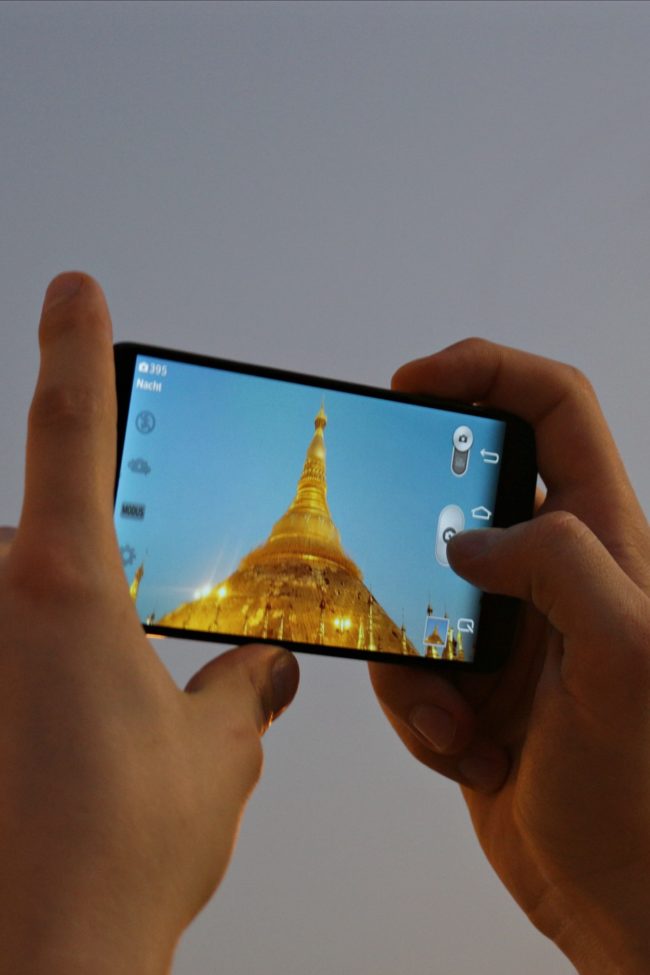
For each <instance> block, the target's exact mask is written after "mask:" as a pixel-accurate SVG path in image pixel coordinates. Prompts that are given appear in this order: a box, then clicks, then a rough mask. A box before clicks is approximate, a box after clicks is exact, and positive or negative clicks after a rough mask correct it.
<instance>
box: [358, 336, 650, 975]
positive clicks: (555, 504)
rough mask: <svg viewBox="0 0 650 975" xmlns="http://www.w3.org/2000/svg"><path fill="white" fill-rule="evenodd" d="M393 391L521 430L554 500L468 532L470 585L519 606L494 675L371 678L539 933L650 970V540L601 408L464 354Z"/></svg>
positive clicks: (588, 391) (610, 966)
mask: <svg viewBox="0 0 650 975" xmlns="http://www.w3.org/2000/svg"><path fill="white" fill-rule="evenodd" d="M393 385H394V387H395V388H396V389H400V390H404V391H408V392H419V393H435V395H437V396H442V397H450V398H454V399H457V400H462V401H465V402H475V403H483V404H486V405H489V406H494V407H501V408H503V409H506V410H510V411H511V412H514V413H518V414H519V415H520V416H522V417H524V419H526V420H528V421H529V422H530V423H531V424H532V425H533V426H534V428H535V433H536V442H537V451H538V464H539V469H540V472H541V475H542V478H543V480H544V483H545V484H546V486H547V491H548V493H547V494H546V496H545V497H542V496H540V497H539V499H538V506H537V512H536V516H535V518H534V519H533V520H532V521H530V522H527V523H525V524H522V525H518V526H515V527H513V528H510V529H507V530H500V529H491V530H488V531H482V532H465V533H463V534H462V535H459V536H457V537H456V538H455V539H454V540H453V541H452V543H450V545H449V548H448V554H449V559H450V562H451V564H452V566H453V568H454V569H455V571H457V572H458V573H459V574H460V575H462V576H464V577H465V578H467V579H469V580H470V581H471V582H473V583H475V584H476V585H478V586H479V587H481V588H482V589H484V590H486V591H489V592H498V593H503V594H508V595H512V596H517V597H519V598H520V599H522V600H523V601H524V603H525V607H524V608H523V612H522V617H521V622H520V629H519V634H518V639H517V642H516V646H515V648H514V652H513V654H512V656H511V658H510V660H509V662H508V663H507V665H506V666H505V667H504V668H503V669H502V671H501V672H500V673H498V674H496V675H490V676H481V675H470V674H466V675H462V677H461V676H457V677H456V679H455V680H447V679H444V678H443V677H441V676H438V675H436V674H433V675H428V676H426V677H423V675H422V674H421V673H420V672H419V671H418V672H417V673H415V672H413V671H410V670H407V669H405V668H400V667H392V666H391V667H386V666H382V665H371V667H370V671H371V678H372V681H373V685H374V688H375V691H376V693H377V695H378V697H379V700H380V703H381V705H382V707H383V709H384V711H385V713H386V715H387V717H388V719H389V721H390V722H391V724H392V725H393V727H394V728H395V730H396V731H397V733H398V735H399V736H400V738H401V739H402V741H403V742H404V744H405V745H406V747H407V748H408V749H409V751H410V752H411V753H412V754H413V755H415V757H416V758H417V759H419V761H421V762H423V763H424V764H425V765H428V766H429V767H430V768H431V769H433V770H434V771H436V772H440V773H442V774H443V775H445V776H448V777H449V778H452V779H455V780H456V781H457V782H459V783H460V784H461V786H462V790H463V795H464V798H465V801H466V803H467V806H468V808H469V812H470V814H471V818H472V822H473V824H474V828H475V830H476V833H477V836H478V838H479V841H480V843H481V845H482V847H483V850H484V851H485V854H486V856H487V857H488V859H489V861H490V863H491V864H492V866H493V867H494V869H495V870H496V872H497V874H498V875H499V877H500V878H501V880H502V881H503V883H504V884H505V885H506V887H507V888H508V890H509V891H510V892H511V894H512V895H513V897H514V898H515V900H516V901H517V903H518V904H519V905H520V906H521V907H522V908H523V910H524V911H525V912H526V914H527V915H528V917H529V918H530V920H531V921H532V922H533V923H534V924H535V925H536V926H537V927H538V928H539V929H540V930H541V931H543V932H544V933H545V934H546V935H548V937H550V938H552V939H553V940H554V941H555V943H556V944H557V945H558V947H559V948H560V949H561V950H562V951H563V952H564V953H565V954H566V955H567V957H568V958H570V959H571V961H572V962H573V964H574V965H575V967H576V968H577V970H578V971H579V972H581V973H583V975H587V973H588V975H613V973H618V975H623V973H624V975H636V973H641V972H646V973H647V972H648V971H649V970H650V938H649V937H648V934H647V918H648V916H650V882H649V878H650V745H649V744H648V742H649V741H650V600H649V598H648V593H649V592H650V533H649V530H648V523H647V521H646V519H645V517H644V515H643V512H642V510H641V508H640V506H639V503H638V501H637V499H636V497H635V495H634V492H633V490H632V487H631V485H630V483H629V481H628V478H627V475H626V472H625V470H624V467H623V464H622V462H621V459H620V457H619V455H618V453H617V450H616V447H615V445H614V442H613V440H612V437H611V434H610V432H609V430H608V428H607V425H606V423H605V420H604V418H603V415H602V413H601V411H600V408H599V405H598V402H597V399H596V397H595V395H594V392H593V390H592V388H591V386H590V385H589V383H588V381H587V380H586V379H585V377H584V376H583V375H582V374H580V373H579V372H577V371H576V370H575V369H573V368H571V367H569V366H565V365H561V364H559V363H556V362H552V361H551V360H547V359H543V358H540V357H537V356H532V355H528V354H525V353H523V352H518V351H515V350H514V349H509V348H504V347H500V346H497V345H493V344H492V343H489V342H485V341H482V340H477V339H470V340H467V341H464V342H461V343H459V344H457V345H454V346H451V347H450V348H448V349H445V350H444V351H442V352H440V353H438V354H437V355H434V356H431V357H430V358H427V359H421V360H418V361H416V362H412V363H410V364H408V365H406V366H404V367H402V368H401V369H400V370H399V371H398V372H397V374H396V375H395V377H394V380H393Z"/></svg>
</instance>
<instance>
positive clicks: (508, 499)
mask: <svg viewBox="0 0 650 975" xmlns="http://www.w3.org/2000/svg"><path fill="white" fill-rule="evenodd" d="M114 349H115V375H116V389H117V404H118V420H117V437H118V439H117V466H116V472H115V491H114V499H115V496H116V494H117V487H118V479H119V473H120V469H121V464H122V451H123V447H124V438H125V432H126V421H127V417H128V411H129V403H130V398H131V392H132V388H133V375H134V371H135V363H136V359H137V356H139V355H142V356H147V357H151V358H161V359H167V360H170V361H175V362H184V363H188V364H191V365H199V366H205V367H207V368H215V369H221V370H226V371H229V372H237V373H244V374H246V375H253V376H262V377H265V378H269V379H277V380H280V381H282V382H289V383H295V384H298V385H302V386H316V387H319V388H322V389H332V390H336V391H337V392H343V393H354V394H357V395H361V396H370V397H373V398H375V399H383V400H389V401H397V402H402V403H413V404H416V405H419V406H424V407H429V408H432V409H437V410H443V411H446V412H458V413H462V414H465V415H467V416H481V417H487V418H490V419H495V420H501V421H504V422H505V424H506V430H505V436H504V442H503V449H502V456H501V461H500V476H499V482H498V489H497V495H496V500H495V508H494V518H493V522H492V524H493V526H494V527H501V528H507V527H509V526H510V525H514V524H516V523H518V522H520V521H526V520H527V519H529V518H530V517H531V516H532V514H533V507H534V498H535V487H536V483H537V464H536V454H535V436H534V432H533V430H532V427H531V426H530V425H529V424H528V423H526V422H525V421H524V420H522V419H521V418H520V417H518V416H515V415H513V414H511V413H507V412H505V411H503V410H498V409H494V408H492V407H482V406H480V405H477V404H474V403H472V404H469V403H462V402H459V401H457V400H447V399H444V400H443V399H438V398H436V397H433V396H424V395H422V396H420V395H412V394H407V393H402V392H397V391H395V390H388V389H381V388H379V387H374V386H366V385H362V384H359V383H351V382H346V381H343V380H338V379H326V378H323V377H321V376H314V375H310V374H305V373H297V372H292V371H289V370H286V369H278V368H275V367H271V366H260V365H254V364H250V363H243V362H236V361H233V360H230V359H222V358H218V357H215V356H208V355H201V354H195V353H192V352H182V351H179V350H175V349H167V348H163V347H160V346H155V345H148V344H140V343H136V342H118V343H116V344H115V347H114ZM519 607H520V602H519V601H518V600H516V599H513V598H511V597H508V596H501V595H496V594H493V593H482V595H481V600H480V616H479V626H478V631H477V637H476V641H475V649H474V657H473V659H472V660H471V661H457V660H434V659H431V658H426V657H414V656H410V655H404V654H399V653H390V652H387V651H383V650H381V651H373V650H351V649H349V648H345V647H334V646H329V645H321V644H308V643H305V644H303V643H297V642H294V641H288V640H287V641H279V640H277V639H267V640H264V639H263V638H260V637H255V643H269V644H273V645H276V646H277V645H282V646H285V647H287V648H288V649H289V650H297V651H300V652H304V653H314V654H318V655H320V656H328V657H346V658H350V659H361V660H372V661H375V662H379V661H385V662H387V663H400V664H404V665H410V666H416V667H427V668H431V667H434V668H436V669H441V668H442V669H449V670H451V671H453V672H455V673H460V672H466V671H480V672H491V671H494V670H497V669H498V668H499V667H500V666H502V664H503V663H504V661H505V659H506V658H507V656H508V654H509V652H510V649H511V647H512V643H513V641H514V638H515V633H516V629H517V623H518V616H519ZM142 625H143V628H144V630H145V632H146V633H148V634H150V635H152V636H166V637H178V638H182V639H189V640H203V641H208V642H211V643H226V644H243V643H250V642H251V638H249V637H244V636H241V635H239V634H231V633H211V632H210V633H207V632H205V631H203V630H187V629H175V628H172V627H166V626H157V625H156V624H147V623H143V624H142Z"/></svg>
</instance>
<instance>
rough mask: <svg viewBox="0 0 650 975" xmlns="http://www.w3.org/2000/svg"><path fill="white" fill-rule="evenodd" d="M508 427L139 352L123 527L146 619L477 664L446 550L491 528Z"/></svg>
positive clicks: (473, 593) (470, 610) (467, 591)
mask: <svg viewBox="0 0 650 975" xmlns="http://www.w3.org/2000/svg"><path fill="white" fill-rule="evenodd" d="M504 433H505V424H504V423H503V422H501V421H499V420H492V419H486V418H484V417H475V416H468V415H467V414H463V413H455V412H448V411H443V410H434V409H431V408H428V407H424V406H419V405H414V404H410V403H399V402H395V401H389V400H384V399H381V398H375V397H367V396H363V395H359V394H355V393H347V392H340V391H337V390H332V389H327V388H320V387H314V386H308V385H302V384H294V383H289V382H285V381H280V380H276V379H270V378H266V377H259V376H251V375H246V374H243V373H236V372H229V371H226V370H221V369H214V368H209V367H206V366H201V365H191V364H187V363H182V362H174V361H169V360H163V359H151V358H146V357H143V356H139V357H138V359H137V362H136V368H135V373H134V378H133V390H132V394H131V402H130V407H129V414H128V419H127V427H126V434H125V442H124V450H123V455H122V464H121V470H120V475H119V482H118V489H117V496H116V505H115V525H116V529H117V534H118V539H119V543H120V549H121V553H122V560H123V563H124V569H125V572H126V574H127V578H128V581H129V584H130V587H131V596H132V598H133V600H134V602H135V604H136V608H137V611H138V614H139V617H140V619H141V620H142V622H143V623H149V624H154V625H156V626H160V627H169V628H172V629H178V630H192V631H201V632H206V633H220V634H224V635H226V636H227V635H232V636H237V637H250V638H251V640H254V639H259V638H263V639H264V638H266V639H270V640H282V641H295V642H296V643H308V644H321V645H323V646H324V647H335V648H342V649H344V650H346V651H348V652H354V651H362V652H364V653H365V654H367V653H368V652H373V651H377V652H385V653H392V654H406V655H412V656H419V657H430V658H439V659H445V660H456V661H459V662H463V661H471V660H472V659H473V654H474V644H475V634H476V631H477V629H478V622H479V612H480V593H479V592H478V591H477V590H476V589H475V588H474V587H472V586H471V585H470V584H469V583H467V582H465V581H464V580H462V579H460V578H459V577H458V576H457V575H456V574H455V573H454V572H453V571H452V569H451V568H450V566H449V563H448V561H447V554H446V553H447V543H448V542H449V539H450V538H452V537H453V535H454V534H455V533H456V532H459V531H463V529H470V528H483V527H489V526H490V525H491V523H492V517H493V510H494V501H495V497H496V491H497V482H498V476H499V464H500V458H501V450H502V444H503V437H504Z"/></svg>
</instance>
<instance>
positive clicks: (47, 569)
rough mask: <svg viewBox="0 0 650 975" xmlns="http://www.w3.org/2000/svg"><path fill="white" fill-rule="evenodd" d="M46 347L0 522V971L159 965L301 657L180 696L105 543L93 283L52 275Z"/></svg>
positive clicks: (196, 685) (99, 351) (200, 885)
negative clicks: (11, 500)
mask: <svg viewBox="0 0 650 975" xmlns="http://www.w3.org/2000/svg"><path fill="white" fill-rule="evenodd" d="M40 344H41V369H40V374H39V379H38V385H37V389H36V393H35V396H34V400H33V404H32V408H31V413H30V420H29V433H28V443H27V468H26V483H25V498H24V505H23V510H22V514H21V519H20V525H19V527H18V530H17V532H16V533H15V534H14V533H13V531H12V530H10V529H4V530H3V531H2V532H1V533H0V783H1V790H2V803H1V804H0V862H1V863H2V871H0V944H1V945H2V952H1V953H0V973H1V975H16V972H27V971H29V972H47V973H48V975H58V973H65V975H74V973H77V972H79V973H82V972H83V973H88V972H90V971H92V972H93V975H99V973H103V972H106V973H109V972H110V973H112V975H114V973H115V972H119V973H120V975H128V973H131V972H133V973H138V975H142V973H147V975H148V973H152V975H153V973H156V975H159V973H160V975H162V973H163V972H167V971H168V970H169V966H170V961H171V957H172V954H173V949H174V945H175V943H176V941H177V939H178V937H179V935H180V933H181V932H182V930H183V928H184V927H185V926H186V925H187V924H188V923H189V921H190V920H191V919H192V917H193V916H194V915H195V914H196V913H197V911H199V910H200V908H201V907H202V906H203V904H205V902H206V900H207V899H208V898H209V897H210V896H211V894H212V893H213V891H214V889H215V887H216V886H217V884H218V883H219V882H220V880H221V878H222V876H223V873H224V871H225V869H226V866H227V864H228V860H229V858H230V855H231V852H232V849H233V846H234V842H235V838H236V834H237V830H238V826H239V821H240V818H241V815H242V812H243V808H244V805H245V803H246V800H247V799H248V797H249V795H250V793H251V791H252V789H253V788H254V786H255V784H256V782H257V780H258V778H259V776H260V772H261V768H262V748H261V744H260V738H261V735H262V734H263V733H264V731H265V730H266V728H267V727H268V726H269V724H270V723H271V720H272V719H274V718H275V717H277V716H278V715H279V714H280V713H281V712H282V711H283V709H284V708H285V707H286V706H287V705H288V704H289V703H290V701H291V699H292V697H293V695H294V693H295V690H296V687H297V682H298V668H297V665H296V662H295V660H294V658H293V656H292V655H291V654H290V653H288V652H287V651H285V650H280V649H278V648H273V647H270V646H247V647H239V648H237V649H236V650H233V651H231V652H229V653H225V654H223V655H222V656H220V657H219V658H218V659H216V660H213V661H212V662H211V663H209V664H208V665H207V666H206V667H204V668H203V669H202V670H201V671H200V672H199V673H198V674H196V675H195V676H194V677H193V678H192V680H191V681H190V684H189V686H188V688H187V691H186V692H185V693H183V692H182V691H180V690H179V689H178V688H177V687H176V685H175V683H174V682H173V680H172V679H171V677H170V675H169V674H168V672H167V670H166V669H165V667H164V666H163V664H162V663H161V661H160V659H159V658H158V656H157V655H156V654H155V653H154V651H153V650H152V648H151V646H150V645H149V641H148V640H147V639H146V637H145V635H144V633H143V631H142V627H141V625H140V623H139V621H138V618H137V615H136V612H135V608H134V606H133V602H132V600H131V598H130V595H129V590H128V586H127V583H126V579H125V575H124V571H123V568H122V562H121V558H120V552H119V550H118V546H117V541H116V538H115V532H114V528H113V484H114V477H115V449H116V444H115V439H116V435H115V430H116V403H115V379H114V375H113V348H112V342H111V327H110V317H109V313H108V308H107V306H106V302H105V299H104V296H103V294H102V292H101V289H100V288H99V286H98V285H97V284H96V283H95V282H94V281H93V280H92V279H91V278H89V277H87V276H85V275H81V274H66V275H62V276H60V277H59V278H57V279H55V280H54V282H53V283H52V284H51V285H50V288H49V289H48V292H47V295H46V299H45V305H44V309H43V315H42V320H41V326H40Z"/></svg>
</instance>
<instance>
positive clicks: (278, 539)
mask: <svg viewBox="0 0 650 975" xmlns="http://www.w3.org/2000/svg"><path fill="white" fill-rule="evenodd" d="M326 425H327V417H326V415H325V410H324V408H323V407H322V406H321V408H320V410H319V412H318V414H317V416H316V419H315V421H314V426H315V431H314V435H313V437H312V440H311V443H310V444H309V447H308V448H307V454H306V456H305V462H304V465H303V469H302V474H301V475H300V479H299V481H298V487H297V489H296V494H295V497H294V499H293V501H292V502H291V504H290V505H289V507H288V509H287V510H286V512H285V513H284V514H283V515H282V517H281V518H280V519H279V521H277V522H276V523H275V525H274V526H273V528H272V530H271V533H270V535H269V537H268V539H267V540H266V541H265V542H264V543H263V544H262V545H260V546H259V547H258V548H255V549H253V550H252V551H251V552H249V553H248V555H246V556H245V557H244V558H243V559H242V561H241V562H240V564H239V566H238V568H237V569H236V570H235V572H233V573H232V575H230V576H229V577H228V578H227V579H223V580H221V581H220V582H218V583H217V584H216V585H215V586H214V587H213V589H212V590H211V591H210V593H209V594H208V595H207V596H204V597H202V598H199V599H196V600H193V601H192V602H189V603H185V604H183V605H182V606H179V607H178V608H177V609H175V610H172V612H170V613H167V614H166V615H165V616H163V617H162V618H161V619H160V620H157V621H156V622H157V624H158V625H160V626H170V627H179V628H183V629H192V630H205V631H212V632H221V633H232V634H237V635H242V636H249V637H251V638H254V637H267V638H269V639H276V640H293V641H296V642H299V643H317V644H327V645H329V646H337V647H344V648H347V649H356V650H383V651H390V652H392V653H404V654H416V655H417V651H416V649H415V647H414V646H413V644H412V643H411V641H410V640H409V639H408V638H407V636H406V632H405V630H404V628H403V627H399V626H397V624H396V623H394V622H393V620H392V619H391V618H390V617H389V616H388V614H387V613H386V612H385V610H384V609H383V608H382V607H381V606H380V605H379V603H378V602H377V601H376V599H375V598H374V596H373V595H372V593H371V592H370V590H369V589H368V588H367V587H366V586H365V585H364V582H363V576H362V574H361V571H360V569H359V568H358V566H357V565H356V564H355V563H354V562H353V561H352V559H351V558H350V557H349V556H348V555H347V554H346V553H345V552H344V550H343V546H342V544H341V538H340V535H339V532H338V529H337V528H336V525H335V524H334V522H333V520H332V516H331V514H330V510H329V507H328V504H327V479H326V468H325V457H326V455H325V436H324V434H325V427H326Z"/></svg>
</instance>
